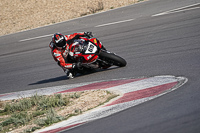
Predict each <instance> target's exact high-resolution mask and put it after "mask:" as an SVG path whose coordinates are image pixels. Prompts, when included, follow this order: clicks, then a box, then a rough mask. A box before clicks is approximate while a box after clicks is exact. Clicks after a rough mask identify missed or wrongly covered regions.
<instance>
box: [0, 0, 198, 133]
mask: <svg viewBox="0 0 200 133" xmlns="http://www.w3.org/2000/svg"><path fill="white" fill-rule="evenodd" d="M198 3H199V1H198V0H173V1H172V0H150V1H147V2H143V3H140V4H136V5H131V6H128V7H124V8H119V9H115V10H112V11H109V12H104V13H100V14H96V15H91V16H87V17H83V18H78V19H75V20H71V21H67V22H63V23H60V24H55V25H52V26H46V27H42V28H37V29H34V30H29V31H25V32H20V33H16V34H11V35H7V36H2V37H0V42H1V43H0V70H1V71H0V85H1V89H0V93H1V94H3V93H10V92H16V91H23V90H31V89H36V88H43V87H50V86H57V85H66V84H74V83H84V82H91V81H98V80H109V79H118V78H127V77H143V76H157V75H174V76H184V77H187V78H188V82H187V83H186V84H185V85H184V86H182V87H181V89H178V90H176V91H173V92H171V93H169V94H166V95H164V96H162V97H159V98H157V99H155V100H151V101H149V102H146V103H143V104H141V105H138V106H136V107H132V108H130V109H127V110H125V111H122V112H120V113H117V114H114V115H112V116H109V117H106V118H103V119H100V120H96V121H93V122H90V123H87V124H84V125H82V126H80V127H77V128H74V129H72V130H69V131H67V132H70V133H77V132H82V133H93V132H95V133H98V132H104V133H110V132H113V133H122V132H123V133H126V132H127V133H129V132H139V133H145V132H151V133H155V132H162V133H168V132H176V133H178V132H180V133H188V132H194V133H197V132H200V106H199V105H200V104H199V103H200V102H199V101H200V97H199V94H200V91H199V89H200V87H199V83H200V76H199V74H200V61H199V57H200V37H199V36H200V30H199V29H200V25H199V23H200V8H199V4H198ZM174 9H177V10H174ZM160 13H161V14H160ZM77 31H92V32H93V33H94V34H95V36H96V37H98V38H99V39H100V40H101V42H102V43H103V44H104V45H105V47H106V48H107V49H108V50H110V51H112V52H115V53H117V54H119V55H120V56H122V57H123V58H125V59H126V61H127V62H128V65H127V66H126V67H124V68H116V69H115V68H113V69H109V70H107V71H101V72H97V73H92V74H88V75H82V76H79V77H76V78H75V79H72V80H67V79H66V77H65V75H64V73H63V72H62V70H61V69H60V68H59V67H58V66H57V65H56V63H55V62H54V61H53V59H52V57H51V55H50V49H49V48H48V43H49V42H50V40H51V36H50V35H51V34H53V33H54V32H61V33H63V34H68V33H72V32H77Z"/></svg>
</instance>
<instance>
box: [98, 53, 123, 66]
mask: <svg viewBox="0 0 200 133" xmlns="http://www.w3.org/2000/svg"><path fill="white" fill-rule="evenodd" d="M99 57H100V58H101V59H102V60H104V61H106V62H108V63H109V64H110V65H115V66H119V67H124V66H126V64H127V63H126V61H125V60H124V59H123V58H122V57H120V56H118V55H116V54H114V53H108V52H106V51H101V53H100V54H99Z"/></svg>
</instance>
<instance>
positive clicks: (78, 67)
mask: <svg viewBox="0 0 200 133" xmlns="http://www.w3.org/2000/svg"><path fill="white" fill-rule="evenodd" d="M81 67H82V63H81V62H78V63H73V64H72V68H73V69H80V68H81Z"/></svg>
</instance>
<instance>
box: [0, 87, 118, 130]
mask: <svg viewBox="0 0 200 133" xmlns="http://www.w3.org/2000/svg"><path fill="white" fill-rule="evenodd" d="M88 95H89V96H88ZM102 95H103V96H102ZM91 96H94V98H95V99H96V98H99V100H102V99H104V100H103V101H102V102H100V103H99V102H97V103H94V102H93V101H92V99H91V103H89V104H88V105H91V104H94V105H93V106H91V107H90V108H89V109H92V108H95V107H97V106H100V105H102V104H104V103H105V102H108V101H109V100H110V99H112V98H114V97H116V96H117V95H115V94H113V93H111V92H109V91H106V90H95V91H90V92H75V93H69V94H55V95H48V96H47V95H45V96H40V95H37V94H35V95H33V96H31V97H27V98H20V99H16V100H9V101H0V122H1V123H0V132H2V133H6V132H10V131H15V130H19V129H21V131H20V132H33V131H35V130H37V129H40V128H42V127H46V126H49V125H52V124H53V123H57V122H60V121H62V120H66V119H68V118H70V117H72V116H76V115H79V114H81V113H82V112H85V111H87V110H89V109H83V108H81V107H82V106H88V105H85V104H82V105H80V103H84V101H82V99H87V98H91ZM80 101H81V102H80ZM89 101H90V100H86V102H89ZM62 111H64V112H63V113H62ZM26 127H27V128H26Z"/></svg>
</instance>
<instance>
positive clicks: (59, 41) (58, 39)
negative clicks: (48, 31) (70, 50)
mask: <svg viewBox="0 0 200 133" xmlns="http://www.w3.org/2000/svg"><path fill="white" fill-rule="evenodd" d="M52 41H53V43H54V44H55V46H56V47H57V48H58V49H65V47H66V40H65V36H64V35H62V34H60V33H55V34H54V35H53V37H52Z"/></svg>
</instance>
